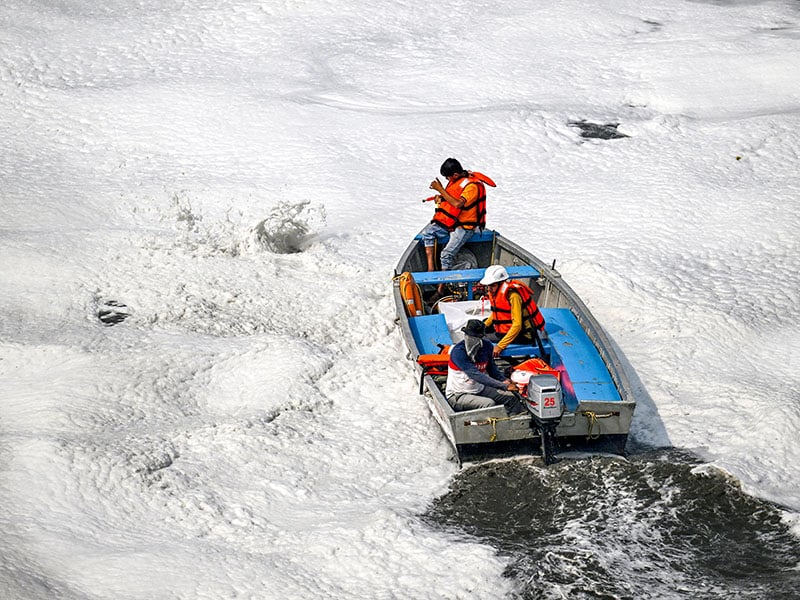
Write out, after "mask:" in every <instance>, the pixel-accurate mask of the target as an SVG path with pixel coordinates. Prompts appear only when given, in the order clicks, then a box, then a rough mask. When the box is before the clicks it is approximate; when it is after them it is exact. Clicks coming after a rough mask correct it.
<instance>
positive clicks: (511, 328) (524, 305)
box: [480, 265, 544, 356]
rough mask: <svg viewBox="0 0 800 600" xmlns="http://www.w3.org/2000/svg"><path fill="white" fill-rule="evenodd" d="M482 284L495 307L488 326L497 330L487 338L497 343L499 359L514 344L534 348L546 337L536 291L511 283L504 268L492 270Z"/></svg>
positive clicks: (492, 268)
mask: <svg viewBox="0 0 800 600" xmlns="http://www.w3.org/2000/svg"><path fill="white" fill-rule="evenodd" d="M480 283H481V284H482V285H485V286H486V288H487V290H488V291H489V300H490V301H491V303H492V314H491V315H490V316H489V318H488V319H486V320H485V321H484V324H485V325H486V327H487V328H490V327H491V328H493V329H494V333H493V334H490V335H489V336H487V337H488V338H489V339H490V340H492V341H496V342H497V344H496V345H495V347H494V355H495V356H498V355H499V354H500V353H501V352H502V351H503V350H505V349H506V348H507V347H508V345H509V344H511V343H512V342H516V343H518V344H519V343H524V344H532V343H533V342H534V341H537V338H538V337H541V336H543V335H544V317H542V313H541V312H539V307H538V306H537V305H536V301H535V300H534V299H533V290H531V288H529V287H528V286H527V285H525V284H524V283H522V282H520V281H514V280H512V279H509V277H508V271H506V269H505V267H504V266H503V265H492V266H490V267H488V268H487V269H486V271H485V272H484V274H483V279H481V281H480Z"/></svg>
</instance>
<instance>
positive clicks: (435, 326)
mask: <svg viewBox="0 0 800 600" xmlns="http://www.w3.org/2000/svg"><path fill="white" fill-rule="evenodd" d="M408 326H409V327H410V328H411V335H413V336H414V342H415V343H416V345H417V349H418V350H419V353H420V354H436V353H438V352H439V350H441V348H439V344H442V345H446V346H449V345H450V344H452V343H453V340H452V338H451V337H450V330H449V329H448V328H447V321H445V318H444V315H442V314H438V313H437V314H434V315H422V316H419V317H412V318H411V319H409V320H408Z"/></svg>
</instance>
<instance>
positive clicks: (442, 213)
mask: <svg viewBox="0 0 800 600" xmlns="http://www.w3.org/2000/svg"><path fill="white" fill-rule="evenodd" d="M468 183H469V180H468V179H467V178H466V177H462V178H461V179H458V180H456V181H454V182H453V183H449V184H447V187H446V188H445V191H446V192H447V193H448V194H450V195H451V196H453V197H454V198H461V191H462V190H463V189H464V187H465V186H466V185H467V184H468ZM461 211H462V209H461V208H456V207H455V206H453V205H452V204H450V203H449V202H448V201H447V200H445V199H442V200H440V201H439V202H437V203H436V212H435V213H434V215H433V220H432V221H431V223H439V225H441V226H442V227H444V228H445V229H447V231H455V228H456V227H458V217H459V215H460V214H461Z"/></svg>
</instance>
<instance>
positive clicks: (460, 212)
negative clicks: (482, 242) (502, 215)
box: [431, 172, 495, 231]
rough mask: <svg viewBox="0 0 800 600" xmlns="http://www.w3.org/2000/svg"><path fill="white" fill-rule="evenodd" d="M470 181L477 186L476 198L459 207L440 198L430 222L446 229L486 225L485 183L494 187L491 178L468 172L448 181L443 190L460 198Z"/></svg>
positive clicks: (472, 227)
mask: <svg viewBox="0 0 800 600" xmlns="http://www.w3.org/2000/svg"><path fill="white" fill-rule="evenodd" d="M470 183H474V184H475V185H477V186H478V196H477V198H475V200H474V201H473V202H470V203H469V204H466V205H464V206H462V207H461V208H456V207H455V206H453V205H452V204H450V203H449V202H448V201H447V200H442V201H441V202H439V203H438V204H437V205H436V213H435V214H434V215H433V219H432V221H431V222H432V223H439V224H440V225H442V226H443V227H445V228H446V229H447V230H448V231H454V230H455V228H456V227H463V228H464V229H474V228H475V227H481V228H483V227H486V187H485V185H489V186H491V187H495V183H494V181H492V180H491V178H489V177H487V176H486V175H484V174H483V173H476V172H469V174H468V175H467V176H466V177H460V178H459V179H456V180H455V181H453V182H452V183H448V184H447V187H446V188H445V191H446V192H447V193H448V194H450V195H451V196H453V197H454V198H461V194H462V193H463V191H464V188H465V187H467V186H468V185H469V184H470ZM484 184H485V185H484Z"/></svg>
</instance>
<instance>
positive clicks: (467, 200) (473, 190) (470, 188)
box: [461, 183, 478, 205]
mask: <svg viewBox="0 0 800 600" xmlns="http://www.w3.org/2000/svg"><path fill="white" fill-rule="evenodd" d="M477 198H478V186H477V185H476V184H474V183H469V184H467V187H465V188H464V189H463V190H461V199H462V200H463V201H464V205H467V204H471V203H472V202H474V201H475V200H476V199H477Z"/></svg>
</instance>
